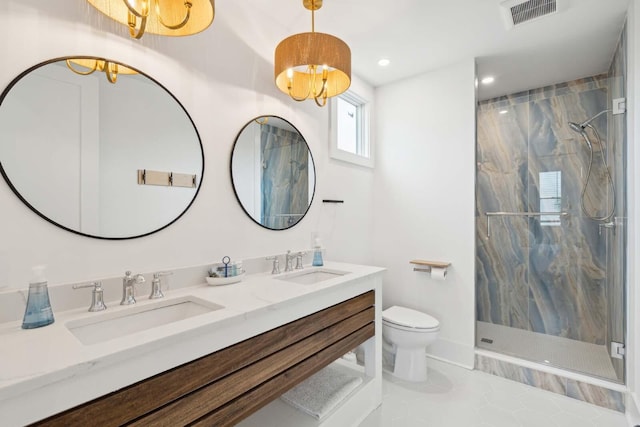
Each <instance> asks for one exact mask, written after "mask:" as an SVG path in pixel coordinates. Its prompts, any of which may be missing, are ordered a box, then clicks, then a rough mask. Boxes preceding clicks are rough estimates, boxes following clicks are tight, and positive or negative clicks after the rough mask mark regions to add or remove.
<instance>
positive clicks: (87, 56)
mask: <svg viewBox="0 0 640 427" xmlns="http://www.w3.org/2000/svg"><path fill="white" fill-rule="evenodd" d="M70 58H87V59H99V60H104V61H109V62H116V63H118V64H121V65H123V66H125V67H127V68H130V69H132V70H135V71H137V72H138V73H139V74H141V75H143V76H145V77H146V78H148V79H149V80H151V81H152V82H153V83H155V84H156V85H158V86H159V87H160V88H162V89H163V90H164V91H165V92H166V93H167V94H168V95H169V96H171V98H173V100H174V101H175V102H176V103H177V104H178V105H179V106H180V108H181V109H182V111H184V114H185V115H186V116H187V118H188V119H189V122H190V123H191V125H192V126H193V130H194V131H195V133H196V136H197V137H198V144H200V155H201V157H202V172H201V173H200V185H198V187H197V188H196V192H195V194H194V195H193V198H192V199H191V201H190V202H189V204H188V205H187V206H186V207H185V209H184V210H183V211H182V212H181V213H180V215H178V216H177V217H175V218H174V219H173V220H171V221H170V222H169V223H167V224H165V225H163V226H162V227H159V228H157V229H155V230H151V231H149V232H147V233H143V234H138V235H135V236H126V237H107V236H96V235H93V234H87V233H83V232H80V231H77V230H73V229H71V228H69V227H67V226H64V225H62V224H59V223H57V222H56V221H54V220H52V219H51V218H49V217H47V216H46V215H44V214H43V213H42V212H40V211H39V210H37V209H36V208H35V207H34V206H32V205H31V204H30V203H29V202H28V201H27V200H25V198H24V197H22V195H21V194H20V193H19V192H18V190H17V189H16V188H15V186H14V185H13V183H12V182H11V180H10V179H9V177H8V176H7V173H6V172H5V170H4V167H3V166H2V162H1V161H0V174H1V175H2V177H3V178H4V180H5V182H6V183H7V185H8V186H9V188H11V191H13V193H14V194H15V195H16V196H17V197H18V199H20V201H22V203H24V204H25V205H26V206H27V207H28V208H29V209H31V210H32V211H33V212H34V213H36V214H37V215H38V216H40V217H41V218H42V219H44V220H45V221H47V222H49V223H51V224H53V225H55V226H56V227H60V228H62V229H63V230H66V231H69V232H71V233H74V234H77V235H80V236H85V237H91V238H93V239H101V240H129V239H138V238H140V237H145V236H149V235H151V234H154V233H157V232H158V231H160V230H164V229H165V228H167V227H169V226H170V225H172V224H173V223H175V222H176V221H178V220H179V219H180V218H181V217H182V216H183V215H184V214H185V213H186V212H187V211H188V210H189V208H191V205H192V204H193V202H194V201H195V200H196V198H197V197H198V194H199V192H200V188H201V187H202V181H203V179H204V171H205V161H204V147H203V146H202V139H201V138H200V133H199V132H198V128H197V127H196V125H195V123H194V122H193V119H192V118H191V116H190V115H189V112H188V111H187V110H186V108H184V106H183V105H182V103H181V102H180V101H179V100H178V98H176V97H175V96H174V95H173V93H171V92H170V91H169V90H168V89H167V88H166V87H165V86H164V85H162V84H160V83H159V82H158V81H157V80H156V79H154V78H153V77H151V76H149V75H148V74H146V73H143V72H142V71H140V70H138V69H137V68H135V67H131V66H129V65H127V64H123V63H122V62H119V61H114V60H112V59H108V58H103V57H98V56H91V55H71V56H63V57H58V58H53V59H49V60H47V61H44V62H41V63H39V64H36V65H34V66H32V67H29V68H28V69H26V70H25V71H23V72H22V73H20V74H19V75H18V76H17V77H16V78H14V79H13V80H12V81H11V82H10V83H9V84H8V85H7V87H6V88H5V90H4V91H3V92H2V94H1V95H0V108H2V103H3V102H4V99H5V97H6V96H7V94H8V93H9V92H10V91H11V89H12V88H13V87H14V86H15V85H16V84H17V83H18V82H19V81H20V79H22V78H23V77H24V76H26V75H27V74H29V73H31V72H32V71H34V70H36V69H38V68H41V67H44V66H45V65H49V64H52V63H54V62H59V61H65V60H67V59H70Z"/></svg>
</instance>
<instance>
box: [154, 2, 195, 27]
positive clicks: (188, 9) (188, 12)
mask: <svg viewBox="0 0 640 427" xmlns="http://www.w3.org/2000/svg"><path fill="white" fill-rule="evenodd" d="M191 6H193V5H192V3H191V2H190V1H189V0H184V7H185V9H186V13H185V16H184V19H183V20H182V22H180V23H178V24H175V25H169V24H166V23H165V22H164V21H163V20H162V13H160V2H159V1H158V0H156V15H157V16H158V22H160V23H161V24H162V25H163V26H164V27H165V28H168V29H170V30H179V29H180V28H182V27H184V26H185V25H187V22H189V18H190V17H191Z"/></svg>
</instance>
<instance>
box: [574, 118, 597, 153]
mask: <svg viewBox="0 0 640 427" xmlns="http://www.w3.org/2000/svg"><path fill="white" fill-rule="evenodd" d="M587 125H588V123H587V124H580V125H579V124H577V123H574V122H569V127H570V128H571V129H572V130H574V131H576V132H578V133H579V134H580V135H582V137H583V138H584V142H586V143H587V145H588V146H589V150H591V149H592V148H591V140H590V139H589V136H587V132H585V131H584V128H585V126H587Z"/></svg>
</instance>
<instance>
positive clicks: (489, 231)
mask: <svg viewBox="0 0 640 427" xmlns="http://www.w3.org/2000/svg"><path fill="white" fill-rule="evenodd" d="M485 215H486V216H487V238H489V237H491V217H492V216H526V217H532V216H543V215H554V216H569V212H485Z"/></svg>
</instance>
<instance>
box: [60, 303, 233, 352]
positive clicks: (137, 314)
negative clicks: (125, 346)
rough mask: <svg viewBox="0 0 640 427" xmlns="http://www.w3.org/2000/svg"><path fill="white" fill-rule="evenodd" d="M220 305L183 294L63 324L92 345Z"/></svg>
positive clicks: (204, 311) (210, 310)
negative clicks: (179, 296) (183, 295)
mask: <svg viewBox="0 0 640 427" xmlns="http://www.w3.org/2000/svg"><path fill="white" fill-rule="evenodd" d="M221 308H224V307H223V306H221V305H218V304H214V303H211V302H208V301H205V300H202V299H200V298H195V297H192V296H185V297H182V298H175V299H171V300H166V301H160V302H157V303H155V304H148V305H141V306H133V307H131V308H128V309H126V310H122V311H118V312H114V313H109V312H108V311H107V312H105V313H104V314H100V315H97V316H90V317H87V318H85V319H79V320H74V321H71V322H68V323H67V324H66V327H67V329H69V331H70V332H71V333H72V334H73V335H74V336H75V337H76V338H78V340H80V342H81V343H82V344H96V343H101V342H104V341H109V340H112V339H114V338H120V337H122V336H125V335H129V334H134V333H136V332H141V331H145V330H148V329H152V328H156V327H158V326H162V325H167V324H169V323H173V322H178V321H180V320H184V319H189V318H191V317H195V316H199V315H201V314H205V313H210V312H212V311H215V310H220V309H221Z"/></svg>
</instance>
